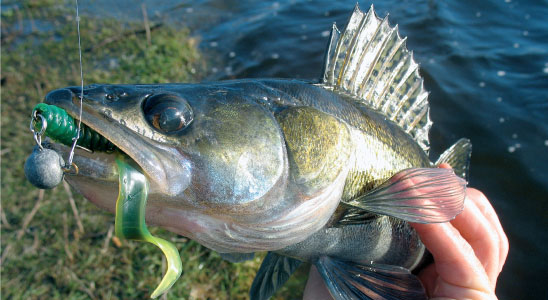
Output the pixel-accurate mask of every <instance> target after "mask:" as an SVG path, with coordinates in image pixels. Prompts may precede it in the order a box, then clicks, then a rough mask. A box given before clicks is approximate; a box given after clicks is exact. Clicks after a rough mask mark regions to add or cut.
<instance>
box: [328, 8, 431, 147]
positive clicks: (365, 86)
mask: <svg viewBox="0 0 548 300" xmlns="http://www.w3.org/2000/svg"><path fill="white" fill-rule="evenodd" d="M405 41H406V38H401V37H400V36H399V33H398V26H397V25H396V26H394V27H390V24H389V23H388V16H387V17H385V18H384V19H380V18H379V17H378V16H377V14H376V13H375V11H374V10H373V5H371V8H370V9H369V11H368V12H367V13H366V14H365V13H363V12H362V11H361V10H360V8H359V7H358V5H356V7H355V9H354V12H353V13H352V16H351V17H350V20H349V21H348V25H347V26H346V29H345V30H344V32H343V33H341V32H340V31H339V30H338V29H337V26H336V25H335V24H333V29H332V31H331V38H330V42H329V47H328V49H327V53H326V56H325V65H324V74H323V78H322V81H321V84H322V85H323V86H324V87H325V88H327V89H330V90H333V91H336V92H342V93H344V94H346V95H349V96H351V97H353V98H355V99H357V100H358V101H361V102H364V103H365V104H366V105H368V106H370V107H372V108H373V109H376V110H378V111H380V112H381V113H383V114H384V115H385V116H386V117H387V118H388V119H390V120H392V121H394V122H395V123H396V124H398V125H399V126H400V127H401V128H403V130H405V131H406V132H407V133H409V134H410V135H411V136H412V137H413V138H414V139H415V141H416V142H417V143H418V144H419V145H420V146H421V147H422V148H423V149H424V150H425V151H428V149H429V141H428V131H429V130H430V127H431V126H432V122H431V121H430V117H429V113H428V111H429V106H428V92H426V91H425V90H424V86H423V79H422V77H421V76H420V75H419V68H418V64H417V63H416V62H415V60H414V59H413V53H412V52H411V51H409V50H407V48H406V46H405Z"/></svg>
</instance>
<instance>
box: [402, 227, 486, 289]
mask: <svg viewBox="0 0 548 300" xmlns="http://www.w3.org/2000/svg"><path fill="white" fill-rule="evenodd" d="M412 226H413V227H414V228H415V230H416V231H417V233H418V234H419V236H420V237H421V240H422V242H423V243H424V245H425V246H426V248H427V249H428V250H429V251H430V252H431V253H432V255H433V256H434V262H435V266H436V271H437V273H438V276H439V278H438V282H436V284H435V285H436V286H437V287H436V289H435V290H434V291H433V295H432V296H435V297H444V296H445V297H449V296H451V295H454V294H455V293H467V291H468V292H477V293H482V294H483V293H486V294H488V293H490V292H491V286H490V282H489V278H488V277H487V274H486V273H485V270H484V268H483V265H482V264H481V262H480V261H479V260H478V258H477V257H476V254H475V253H474V250H473V249H472V247H471V246H470V244H468V242H466V240H465V239H464V238H463V237H462V236H461V235H460V233H459V232H458V231H457V230H456V229H455V228H454V227H453V225H451V224H450V223H440V224H418V223H412ZM440 279H441V282H440ZM451 288H453V289H455V290H451ZM463 296H464V295H463Z"/></svg>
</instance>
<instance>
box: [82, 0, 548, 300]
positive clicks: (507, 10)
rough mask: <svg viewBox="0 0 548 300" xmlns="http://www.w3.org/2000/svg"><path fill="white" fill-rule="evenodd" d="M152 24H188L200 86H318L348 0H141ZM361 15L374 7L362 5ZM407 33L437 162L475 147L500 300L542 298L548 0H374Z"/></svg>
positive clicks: (125, 14) (123, 6) (474, 182)
mask: <svg viewBox="0 0 548 300" xmlns="http://www.w3.org/2000/svg"><path fill="white" fill-rule="evenodd" d="M143 2H144V3H145V4H146V7H147V10H148V16H149V18H151V19H153V20H163V21H164V22H166V23H168V24H171V25H173V26H187V27H189V28H190V29H191V32H192V34H193V35H194V36H196V37H199V38H200V40H201V44H200V47H201V49H202V50H203V51H204V53H205V54H206V55H207V57H208V61H209V67H208V72H207V74H206V78H205V80H222V79H231V78H245V77H248V78H249V77H279V78H304V79H316V78H319V76H320V75H321V69H322V59H323V52H324V50H325V48H326V44H327V38H328V35H329V30H330V26H331V23H333V22H337V24H339V28H341V29H342V28H344V26H345V24H346V20H347V19H348V17H349V15H350V12H351V11H352V8H353V7H354V4H355V1H354V0H350V1H304V0H285V1H282V0H280V1H276V2H272V1H235V0H232V1H220V0H211V1H184V2H182V3H181V2H179V1H173V0H172V1H143ZM359 4H360V6H361V7H362V8H363V9H367V8H368V7H369V6H370V5H371V2H368V1H359ZM80 5H81V9H82V11H84V12H87V13H88V14H94V15H114V16H117V17H122V18H127V19H141V18H142V14H141V7H140V5H135V4H134V2H133V1H129V0H124V1H111V0H108V1H106V0H96V1H91V2H88V1H81V2H80ZM375 9H376V11H377V12H378V14H379V15H380V16H385V15H386V14H387V13H390V17H389V18H390V20H391V24H399V29H400V33H401V34H402V35H404V36H407V37H408V40H407V44H408V48H409V49H411V50H413V51H414V53H415V59H416V60H417V61H418V62H419V63H420V64H421V71H422V74H423V75H424V78H425V86H426V88H427V89H428V90H430V91H431V94H430V102H431V108H432V109H431V117H432V119H433V121H434V126H433V128H432V130H431V134H430V136H431V143H432V151H431V152H432V157H433V158H435V157H437V155H439V154H440V153H441V152H442V151H443V150H444V149H445V148H447V147H448V146H450V145H451V144H452V143H453V142H455V141H456V140H457V139H458V138H460V137H468V138H470V139H471V140H472V143H473V145H474V151H473V156H472V166H471V174H470V186H472V187H476V188H479V189H480V190H482V191H483V192H484V193H485V194H486V195H487V196H488V198H489V199H490V200H491V202H492V204H493V206H494V207H495V209H496V210H497V212H498V213H499V216H500V218H501V221H502V224H503V227H504V228H505V230H506V233H507V234H508V237H509V239H510V254H509V257H508V261H507V263H506V266H505V268H504V270H503V273H502V274H501V276H500V278H499V283H498V287H497V294H498V296H499V297H500V299H524V298H528V299H531V298H532V299H539V298H542V299H546V297H548V289H547V288H546V286H545V278H546V274H547V271H546V268H547V267H548V264H547V262H546V258H547V257H548V233H547V230H546V229H547V228H548V196H547V195H548V19H547V17H546V16H548V2H547V1H541V0H536V1H535V0H527V1H517V0H497V1H494V0H490V1H477V0H476V1H468V0H465V1H463V0H460V1H458V0H450V1H433V0H432V1H396V0H388V1H382V2H378V3H375Z"/></svg>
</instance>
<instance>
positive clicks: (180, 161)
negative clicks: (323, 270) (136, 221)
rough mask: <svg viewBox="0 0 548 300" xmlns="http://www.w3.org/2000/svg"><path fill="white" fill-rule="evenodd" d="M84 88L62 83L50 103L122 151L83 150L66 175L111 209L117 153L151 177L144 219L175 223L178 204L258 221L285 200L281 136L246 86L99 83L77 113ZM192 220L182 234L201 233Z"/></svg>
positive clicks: (219, 216)
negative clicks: (75, 168)
mask: <svg viewBox="0 0 548 300" xmlns="http://www.w3.org/2000/svg"><path fill="white" fill-rule="evenodd" d="M80 94H82V93H81V88H80V87H67V88H63V89H58V90H54V91H52V92H50V93H49V94H48V95H47V96H46V99H45V102H46V103H48V104H51V105H56V106H58V107H61V108H63V109H65V110H66V111H67V113H68V114H69V115H71V116H72V117H74V118H75V119H79V120H81V121H82V123H84V124H85V125H87V126H89V127H90V128H92V129H93V130H95V131H96V132H97V133H99V134H100V135H101V136H103V137H105V138H106V139H108V140H109V141H110V142H112V143H113V144H114V145H115V146H116V147H117V148H118V150H116V151H115V153H104V152H97V151H96V152H93V153H87V152H86V151H82V150H80V149H79V150H77V151H76V155H75V158H74V162H75V164H76V165H77V166H78V169H79V172H78V174H77V175H70V174H68V175H67V176H66V178H67V180H68V181H69V183H70V184H71V185H72V186H74V187H75V188H76V189H77V190H78V191H79V192H81V193H82V194H83V195H84V196H85V197H86V198H88V199H89V200H91V201H92V202H94V203H95V204H97V205H98V206H100V207H102V208H106V209H107V210H110V211H114V210H115V202H116V198H117V195H118V175H117V174H118V173H117V170H116V166H115V163H114V161H115V159H116V156H117V155H123V156H124V157H126V158H127V159H128V160H131V161H133V162H134V163H135V165H138V166H139V168H140V170H141V171H142V172H143V173H144V174H145V175H146V177H147V179H148V181H149V186H150V188H149V198H148V204H147V218H150V219H151V220H152V222H153V223H161V224H162V225H164V227H170V226H171V225H170V224H167V223H169V222H167V223H166V222H165V219H166V218H168V217H167V216H166V214H169V213H173V212H174V211H178V212H185V213H186V214H189V213H192V214H195V215H198V214H199V215H200V218H201V219H202V220H203V219H204V217H205V218H206V219H207V218H210V219H215V220H216V221H215V222H225V223H228V222H231V221H234V220H236V219H237V220H238V221H239V222H241V220H242V219H245V218H248V221H249V222H253V220H257V219H260V218H264V214H265V211H269V210H272V209H274V207H275V206H279V205H280V203H279V202H280V201H279V199H280V198H281V196H280V195H281V193H283V187H284V186H285V184H286V178H287V170H286V169H287V158H286V156H287V154H286V152H285V147H284V140H283V135H282V132H281V130H280V128H279V126H278V125H277V122H276V119H275V118H274V116H273V113H272V112H270V111H269V110H268V109H267V108H265V107H264V105H261V104H259V103H257V101H255V100H254V99H251V98H250V96H248V93H244V92H243V91H241V90H240V89H237V88H230V87H226V86H223V85H193V84H171V85H99V84H94V85H90V86H87V87H85V88H84V89H83V97H82V111H81V116H80ZM55 147H57V148H58V149H60V150H62V151H64V152H68V151H69V150H70V149H69V147H65V146H61V145H56V146H55ZM168 208H169V209H170V212H169V213H168V212H166V211H167V209H168ZM149 211H150V212H149ZM154 220H156V221H154ZM179 225H180V224H178V225H177V227H181V228H183V227H185V226H179ZM194 225H196V224H194ZM187 227H188V228H183V229H180V230H176V231H177V232H180V233H187V234H188V233H189V232H192V231H193V230H196V226H187Z"/></svg>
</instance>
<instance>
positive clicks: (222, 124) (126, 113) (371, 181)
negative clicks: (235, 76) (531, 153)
mask: <svg viewBox="0 0 548 300" xmlns="http://www.w3.org/2000/svg"><path fill="white" fill-rule="evenodd" d="M372 29H374V30H372ZM324 69H325V71H324V76H323V78H322V79H321V80H320V81H319V82H308V81H300V80H283V79H250V80H233V81H224V82H214V83H201V84H151V85H103V84H95V85H90V86H87V87H86V88H85V89H84V90H83V97H82V99H83V100H82V101H83V110H82V119H81V120H82V122H83V123H84V124H86V126H89V127H90V128H92V129H93V130H94V131H95V132H97V133H98V134H99V135H100V136H102V137H105V138H106V139H108V141H110V142H111V143H112V144H114V145H115V146H116V148H117V150H116V151H115V153H96V152H95V153H86V152H84V151H77V155H76V156H75V158H74V163H75V164H76V165H77V166H78V167H79V174H77V175H70V174H67V176H66V179H67V181H69V183H70V184H71V185H72V186H73V187H75V188H76V189H77V190H78V191H80V192H81V193H82V194H83V195H84V196H85V197H86V198H88V199H89V200H91V201H92V202H94V203H96V204H97V205H98V206H100V207H102V208H105V209H107V210H110V211H112V212H114V211H115V201H114V200H115V199H116V195H117V194H118V171H117V169H116V163H115V156H116V155H120V153H122V155H124V156H126V157H127V158H128V159H129V160H131V161H133V162H134V163H135V165H137V166H138V168H139V170H140V172H142V173H143V174H145V176H146V178H147V180H148V182H149V189H148V200H147V201H148V202H147V206H146V218H147V222H148V223H151V224H156V225H159V226H162V227H165V228H167V229H169V230H171V231H173V232H176V233H179V234H182V235H185V236H187V237H190V238H192V239H194V240H196V241H198V242H199V243H201V244H203V245H205V246H207V247H208V248H210V249H213V250H215V251H218V252H220V253H223V254H224V255H225V256H226V257H227V258H229V259H232V260H238V259H240V258H248V257H249V255H248V254H249V253H253V252H255V251H269V254H268V255H267V258H266V259H265V261H264V262H263V265H262V266H261V270H259V273H258V275H257V277H256V279H255V282H254V284H253V287H252V291H251V296H252V298H256V299H265V298H268V297H269V296H270V295H272V293H273V292H274V291H275V290H276V289H277V288H279V287H280V286H281V285H282V284H283V283H284V282H285V280H286V279H287V277H289V276H290V275H291V272H292V271H293V270H294V269H295V268H296V266H298V264H299V263H300V262H301V261H310V262H312V263H315V264H316V266H317V267H318V269H319V271H320V274H321V275H322V276H323V277H324V279H325V281H326V283H327V286H328V288H329V290H330V292H331V293H332V295H333V296H334V297H337V298H341V299H345V298H352V297H358V298H359V297H362V295H366V294H367V293H366V292H364V289H361V291H360V290H359V289H358V290H356V289H355V288H354V289H353V288H351V286H363V285H364V284H363V282H361V283H360V280H362V279H359V278H370V280H369V279H366V280H369V281H370V282H373V287H369V289H372V290H373V291H374V293H377V294H379V295H381V296H383V297H385V296H386V297H387V298H388V296H387V295H388V294H389V293H387V292H383V290H382V289H383V288H384V289H386V288H387V286H388V289H390V291H392V292H395V293H396V294H397V295H400V296H401V297H408V298H409V299H411V298H413V297H415V298H416V299H420V298H421V297H424V291H423V290H422V287H421V285H420V282H419V281H418V280H417V279H416V277H414V275H412V274H411V273H410V272H409V270H412V269H413V268H415V267H416V266H417V264H418V263H419V262H420V260H421V259H422V257H423V254H424V252H425V250H424V246H423V245H422V243H421V242H420V239H419V237H418V236H417V234H416V233H415V231H414V230H413V229H412V228H411V227H410V226H409V224H408V222H410V221H411V222H423V223H430V222H445V221H448V220H450V219H452V218H454V216H455V215H456V214H458V213H459V212H460V210H461V209H462V202H463V200H464V189H465V186H466V184H465V182H464V180H462V179H460V178H458V177H457V176H455V175H453V174H452V173H450V171H447V172H446V170H441V169H436V168H433V167H435V166H436V165H437V164H439V163H442V162H450V163H452V165H453V167H455V170H456V171H457V173H458V174H459V175H461V176H464V175H465V173H466V170H467V167H468V158H469V154H470V145H469V143H468V142H467V141H466V140H461V141H459V142H458V143H457V144H456V145H455V146H454V147H452V148H451V149H449V150H448V151H447V152H446V153H444V155H442V157H441V158H440V159H439V160H438V161H437V162H435V163H432V162H431V161H430V160H429V158H428V153H427V151H428V130H429V128H430V126H431V122H430V120H429V117H428V103H427V93H426V91H424V89H423V85H422V78H420V75H419V74H418V69H417V65H416V63H415V62H414V61H413V58H412V55H411V54H410V53H409V51H407V49H406V48H405V40H404V39H401V38H400V37H399V35H398V33H397V29H395V28H393V27H390V26H389V25H388V22H387V20H386V19H384V20H381V19H379V18H378V17H377V16H376V15H375V13H374V12H373V9H370V11H369V12H368V13H367V14H365V13H363V12H361V10H360V9H359V8H357V7H356V9H355V10H354V13H353V15H352V17H351V18H350V20H349V24H348V25H347V28H346V30H345V31H344V32H342V33H341V32H339V31H338V29H337V28H336V27H334V28H333V31H332V35H331V42H330V46H329V48H328V51H327V54H326V63H325V66H324ZM79 94H80V88H79V87H68V88H64V89H59V90H55V91H52V92H50V93H49V94H48V95H47V96H46V99H45V102H46V103H48V104H50V105H55V106H58V107H61V108H63V109H64V110H66V112H67V113H68V114H69V115H71V116H73V117H75V116H78V115H79V97H78V95H79ZM52 147H54V148H55V149H56V150H57V151H60V152H67V151H68V148H67V147H65V146H62V145H53V146H52ZM448 172H449V173H448ZM284 266H290V267H287V268H284ZM276 274H277V275H276ZM352 274H354V275H352ZM356 274H357V276H356ZM375 274H377V275H375ZM378 274H387V275H386V276H387V278H389V280H388V282H390V279H391V278H392V279H394V280H396V279H397V280H399V281H398V282H403V283H404V285H405V288H401V287H400V288H397V289H395V288H393V287H391V286H390V283H386V284H383V283H380V284H379V283H378V280H376V279H375V278H376V277H375V276H378ZM275 276H282V277H283V278H284V279H283V280H282V279H280V278H275ZM360 276H361V277H360ZM368 276H369V277H368ZM371 276H373V277H371ZM341 278H342V279H344V280H342V281H341ZM379 288H380V289H381V290H378V289H379ZM396 290H397V291H396ZM365 299H367V298H365Z"/></svg>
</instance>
